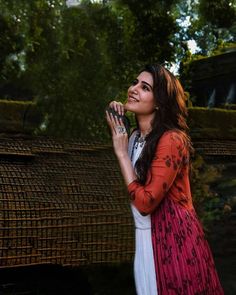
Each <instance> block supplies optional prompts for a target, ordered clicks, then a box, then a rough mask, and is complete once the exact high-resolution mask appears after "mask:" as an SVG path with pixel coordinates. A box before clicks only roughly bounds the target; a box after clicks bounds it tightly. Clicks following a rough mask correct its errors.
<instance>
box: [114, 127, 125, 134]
mask: <svg viewBox="0 0 236 295" xmlns="http://www.w3.org/2000/svg"><path fill="white" fill-rule="evenodd" d="M116 129H117V130H118V132H119V133H123V134H125V133H126V129H125V127H123V126H117V127H116Z"/></svg>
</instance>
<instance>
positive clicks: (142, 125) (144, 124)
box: [137, 117, 152, 137]
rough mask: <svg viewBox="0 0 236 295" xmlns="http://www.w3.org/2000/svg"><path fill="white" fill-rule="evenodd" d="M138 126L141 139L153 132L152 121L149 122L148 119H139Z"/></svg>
mask: <svg viewBox="0 0 236 295" xmlns="http://www.w3.org/2000/svg"><path fill="white" fill-rule="evenodd" d="M137 120H138V126H139V131H140V137H145V136H146V135H147V134H148V133H150V131H151V130H152V126H151V120H147V118H140V117H138V118H137Z"/></svg>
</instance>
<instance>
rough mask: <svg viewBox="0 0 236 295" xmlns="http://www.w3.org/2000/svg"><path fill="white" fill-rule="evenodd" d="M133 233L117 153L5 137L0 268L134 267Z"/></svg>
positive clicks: (0, 157) (0, 150)
mask: <svg viewBox="0 0 236 295" xmlns="http://www.w3.org/2000/svg"><path fill="white" fill-rule="evenodd" d="M133 234H134V233H133V221H132V217H131V212H130V207H129V200H128V195H127V192H126V189H125V187H124V184H123V181H122V178H121V175H120V170H119V167H118V164H117V161H116V159H115V156H114V154H113V152H112V148H111V146H108V145H104V144H98V143H97V144H96V143H93V144H92V143H83V142H74V141H67V142H59V141H55V140H53V139H49V138H39V137H34V138H6V137H3V138H1V142H0V268H6V267H12V266H23V265H36V264H45V263H53V264H60V265H71V266H73V265H76V266H81V265H88V264H93V263H120V262H125V261H131V260H132V257H133V250H134V245H133V241H134V239H133Z"/></svg>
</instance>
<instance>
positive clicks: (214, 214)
mask: <svg viewBox="0 0 236 295" xmlns="http://www.w3.org/2000/svg"><path fill="white" fill-rule="evenodd" d="M220 176H221V171H220V169H219V168H216V167H215V166H212V165H208V164H206V162H205V161H204V159H203V158H202V156H200V155H199V154H197V155H196V156H195V159H194V160H193V162H192V170H191V190H192V195H193V203H194V207H195V209H196V211H197V214H198V216H199V218H200V219H201V221H202V222H203V224H204V226H205V227H207V226H208V225H209V223H210V222H211V221H213V220H216V219H219V218H220V217H221V216H222V214H223V208H221V207H222V205H221V201H220V198H219V196H218V194H217V193H216V192H215V191H214V190H213V189H212V186H213V184H214V183H215V182H216V181H217V180H218V179H219V178H220Z"/></svg>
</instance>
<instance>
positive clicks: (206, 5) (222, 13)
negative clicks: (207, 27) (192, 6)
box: [199, 0, 236, 28]
mask: <svg viewBox="0 0 236 295" xmlns="http://www.w3.org/2000/svg"><path fill="white" fill-rule="evenodd" d="M233 2H234V1H229V0H218V1H215V0H200V3H199V12H200V14H201V16H202V17H203V18H204V19H205V20H206V21H207V22H209V23H211V24H212V25H216V26H217V27H219V28H230V27H232V26H233V24H234V23H235V18H236V10H235V7H234V3H233ZM226 16H227V17H226Z"/></svg>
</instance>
